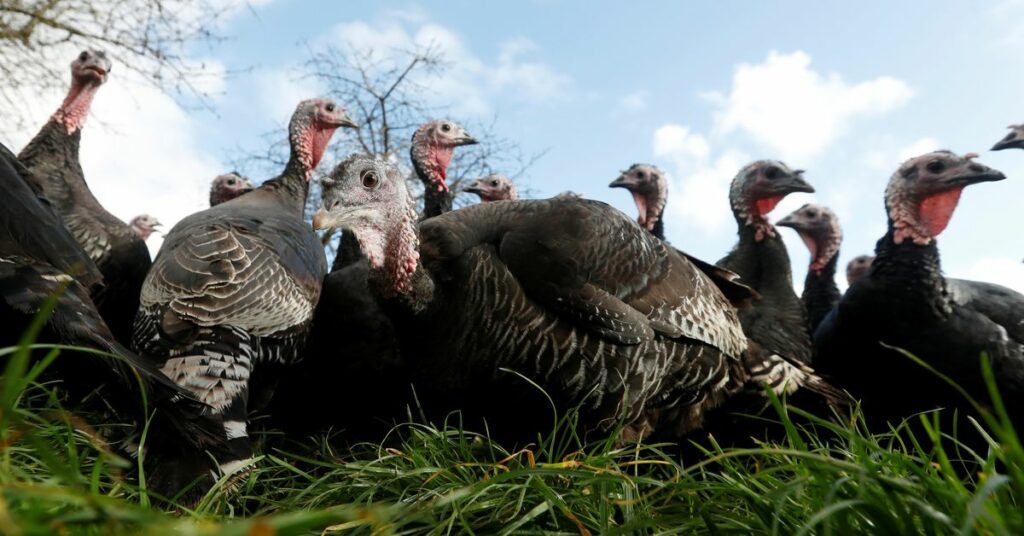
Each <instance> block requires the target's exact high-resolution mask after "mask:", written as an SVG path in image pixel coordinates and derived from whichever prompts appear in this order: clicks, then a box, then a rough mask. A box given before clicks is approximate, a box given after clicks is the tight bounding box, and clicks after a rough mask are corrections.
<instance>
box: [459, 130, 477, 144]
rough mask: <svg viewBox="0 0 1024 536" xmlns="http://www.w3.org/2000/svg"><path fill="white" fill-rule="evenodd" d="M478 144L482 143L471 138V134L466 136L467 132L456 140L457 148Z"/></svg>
mask: <svg viewBox="0 0 1024 536" xmlns="http://www.w3.org/2000/svg"><path fill="white" fill-rule="evenodd" d="M478 143H480V142H479V141H477V139H476V138H474V137H473V136H470V135H469V134H466V133H465V132H463V133H462V135H461V136H459V137H458V138H455V146H456V147H461V146H463V145H476V144H478Z"/></svg>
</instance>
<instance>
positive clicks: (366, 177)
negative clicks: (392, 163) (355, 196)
mask: <svg viewBox="0 0 1024 536" xmlns="http://www.w3.org/2000/svg"><path fill="white" fill-rule="evenodd" d="M359 178H360V180H362V181H363V188H376V187H377V183H379V182H380V179H378V178H377V172H376V171H374V170H372V169H368V170H366V171H364V172H363V173H362V175H360V176H359Z"/></svg>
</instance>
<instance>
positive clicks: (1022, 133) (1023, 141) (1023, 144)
mask: <svg viewBox="0 0 1024 536" xmlns="http://www.w3.org/2000/svg"><path fill="white" fill-rule="evenodd" d="M1006 128H1008V129H1010V133H1009V134H1007V135H1006V136H1005V137H1004V138H1003V139H1001V140H999V141H998V142H997V143H996V144H995V145H993V146H992V150H993V151H1002V150H1003V149H1024V123H1021V124H1019V125H1010V126H1008V127H1006Z"/></svg>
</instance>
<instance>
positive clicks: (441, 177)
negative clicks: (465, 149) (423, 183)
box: [426, 144, 455, 192]
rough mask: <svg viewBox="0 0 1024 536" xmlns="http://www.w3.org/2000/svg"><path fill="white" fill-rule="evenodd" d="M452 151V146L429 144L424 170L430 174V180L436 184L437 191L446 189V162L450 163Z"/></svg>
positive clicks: (445, 190) (453, 150) (453, 151)
mask: <svg viewBox="0 0 1024 536" xmlns="http://www.w3.org/2000/svg"><path fill="white" fill-rule="evenodd" d="M454 153H455V148H454V147H442V146H439V145H434V144H431V146H430V151H429V153H428V157H427V161H426V168H427V169H426V171H427V174H428V175H429V176H430V181H431V182H432V183H434V185H436V186H437V191H439V192H447V191H448V183H447V182H446V179H447V178H448V164H450V163H451V161H452V155H453V154H454Z"/></svg>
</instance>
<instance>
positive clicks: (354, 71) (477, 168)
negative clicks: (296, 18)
mask: <svg viewBox="0 0 1024 536" xmlns="http://www.w3.org/2000/svg"><path fill="white" fill-rule="evenodd" d="M309 54H310V57H309V59H308V60H307V61H306V62H305V63H304V64H303V65H302V67H301V75H300V76H301V77H304V78H311V79H314V80H316V81H317V82H319V83H320V84H322V85H323V86H325V87H327V88H328V91H329V96H330V97H331V98H333V99H334V100H335V101H337V102H338V103H339V104H341V105H342V106H344V107H345V108H346V109H347V110H348V112H349V115H350V116H351V117H352V118H353V119H354V120H355V121H356V123H358V124H359V128H358V129H355V132H353V131H352V130H349V129H346V130H345V131H344V132H340V133H339V136H338V137H337V138H336V139H335V140H334V141H333V142H332V144H331V149H330V152H331V154H330V155H329V156H330V158H325V160H330V159H331V158H333V160H334V161H339V160H342V159H344V158H345V157H347V156H348V155H350V154H352V153H366V154H371V155H374V156H377V157H380V158H385V159H388V160H390V161H391V162H393V163H394V164H395V165H397V166H398V167H399V169H400V170H401V171H402V173H403V175H405V177H407V179H408V184H409V187H410V191H412V192H413V193H414V195H415V196H416V197H417V199H421V198H422V190H423V185H422V184H421V183H420V181H419V180H418V179H417V178H416V175H415V171H414V170H413V168H412V163H411V162H410V161H409V156H408V155H409V149H410V145H411V141H412V134H413V132H414V131H415V130H416V128H418V127H419V126H420V125H421V124H423V123H425V122H427V121H429V120H430V119H435V118H437V117H439V116H443V115H446V114H445V109H444V108H440V107H435V106H432V105H431V104H429V103H430V102H434V101H437V100H439V99H436V98H432V97H435V95H433V94H432V93H433V92H432V90H431V89H430V88H429V87H427V86H426V85H425V82H424V81H425V80H428V79H429V77H430V76H434V75H438V74H440V73H441V72H443V70H444V69H445V60H444V56H443V54H442V53H441V50H440V48H439V47H437V46H433V45H431V46H426V47H422V48H418V49H415V50H393V51H381V50H376V49H372V48H362V49H360V48H356V47H353V46H348V47H346V48H345V49H339V48H336V47H325V48H320V49H316V50H310V51H309ZM454 119H456V120H457V119H458V118H454ZM460 123H462V124H463V126H465V127H466V128H467V130H469V132H471V133H472V134H473V136H474V137H475V138H477V140H479V141H480V143H479V144H478V145H473V146H469V147H462V148H460V149H459V150H458V151H456V152H455V156H454V158H453V159H452V162H451V163H450V165H449V168H448V174H447V181H448V185H449V187H450V188H451V189H452V191H453V192H456V193H458V192H461V191H462V188H463V187H464V185H465V184H466V183H467V180H469V179H474V178H477V177H480V176H483V175H490V174H492V173H496V172H500V173H502V174H504V175H507V176H509V177H510V178H518V177H520V176H522V174H523V173H524V172H525V171H526V170H527V169H529V167H530V166H532V165H533V164H534V163H535V162H536V161H537V159H539V158H540V157H541V156H543V153H541V154H534V155H524V154H523V153H522V151H521V149H520V148H519V145H518V144H516V143H515V142H513V141H511V140H508V139H505V138H501V137H499V136H497V135H496V134H495V130H496V129H495V125H496V124H497V118H496V117H495V118H493V119H492V120H491V121H490V122H488V123H483V124H480V123H473V122H468V123H467V122H463V121H460ZM264 139H265V140H266V141H267V146H268V147H269V149H268V150H267V151H266V152H263V151H260V152H258V153H248V154H246V153H245V151H242V154H244V156H243V157H242V158H240V159H238V160H236V161H235V162H234V164H235V167H236V168H239V169H246V170H250V172H249V173H248V174H249V175H250V176H260V175H263V176H267V177H269V176H271V175H270V174H271V173H274V172H276V171H277V170H279V169H280V168H281V167H282V166H283V165H284V163H285V162H286V161H287V159H288V145H287V143H286V142H285V131H284V128H283V126H282V127H281V128H280V129H278V130H275V131H274V132H272V133H269V134H267V135H265V136H264ZM253 170H255V171H253ZM521 191H522V189H521ZM470 201H471V200H470V199H469V196H467V195H458V196H457V198H456V205H457V206H463V205H465V204H467V203H468V202H470ZM319 203H320V196H319V187H318V186H317V185H314V187H313V188H312V189H311V191H310V196H309V200H308V203H307V206H306V209H307V212H308V213H309V214H308V215H311V214H312V212H313V211H314V210H315V208H316V207H317V206H318V205H319ZM334 237H335V233H333V232H329V233H327V234H326V235H325V237H324V243H325V244H327V243H333V240H334ZM328 250H329V251H328V253H329V254H330V253H333V247H328Z"/></svg>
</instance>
